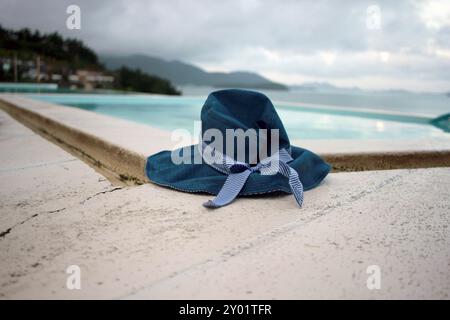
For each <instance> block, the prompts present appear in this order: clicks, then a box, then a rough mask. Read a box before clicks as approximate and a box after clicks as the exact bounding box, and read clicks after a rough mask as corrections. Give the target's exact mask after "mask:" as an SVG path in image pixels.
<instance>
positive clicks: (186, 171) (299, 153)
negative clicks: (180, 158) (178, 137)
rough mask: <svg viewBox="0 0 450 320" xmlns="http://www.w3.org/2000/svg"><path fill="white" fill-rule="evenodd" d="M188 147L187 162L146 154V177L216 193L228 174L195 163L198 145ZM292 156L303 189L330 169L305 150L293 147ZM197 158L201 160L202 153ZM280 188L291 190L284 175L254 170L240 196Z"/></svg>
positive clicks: (165, 153)
mask: <svg viewBox="0 0 450 320" xmlns="http://www.w3.org/2000/svg"><path fill="white" fill-rule="evenodd" d="M190 149H191V153H190V155H191V161H190V163H182V164H175V163H173V161H172V157H171V154H172V152H171V151H161V152H159V153H157V154H154V155H152V156H150V157H148V159H147V165H146V168H145V171H146V174H147V177H148V178H149V180H150V181H152V182H154V183H156V184H158V185H162V186H165V187H169V188H173V189H176V190H179V191H184V192H201V193H209V194H213V195H217V194H218V193H219V191H220V189H221V188H222V186H223V184H224V183H225V180H226V178H227V175H226V174H223V173H221V172H219V171H217V170H215V169H213V168H212V167H210V166H209V165H208V164H206V163H204V162H203V163H201V164H195V163H194V159H195V157H198V156H199V148H198V146H197V145H192V146H190ZM291 155H292V158H293V159H294V160H293V161H291V162H289V166H290V167H292V168H294V169H295V170H296V171H297V172H298V175H299V178H300V181H301V182H302V184H303V189H304V190H305V191H306V190H309V189H312V188H314V187H316V186H317V185H319V184H320V182H321V181H322V180H323V179H324V178H325V177H326V176H327V174H328V173H329V172H330V169H331V167H330V165H329V164H328V163H326V162H325V161H324V160H322V158H320V157H319V156H318V155H316V154H315V153H313V152H311V151H309V150H307V149H303V148H299V147H294V146H292V147H291ZM198 159H201V156H200V158H198ZM280 191H281V192H285V193H291V189H290V187H289V183H288V180H287V179H286V178H285V177H284V176H282V175H281V174H279V173H278V174H276V175H261V174H260V173H259V172H255V173H253V174H251V175H250V176H249V178H248V180H247V182H246V183H245V185H244V187H243V188H242V190H241V192H240V193H239V195H240V196H247V195H256V194H264V193H271V192H280Z"/></svg>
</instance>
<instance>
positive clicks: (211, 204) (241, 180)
mask: <svg viewBox="0 0 450 320" xmlns="http://www.w3.org/2000/svg"><path fill="white" fill-rule="evenodd" d="M250 174H251V171H250V170H245V171H243V172H239V173H232V174H230V175H228V177H227V179H226V180H225V183H224V184H223V186H222V189H220V191H219V193H218V194H217V196H216V197H215V198H214V199H213V200H209V201H207V202H205V203H204V204H203V206H205V207H207V208H219V207H223V206H226V205H227V204H229V203H231V202H232V201H233V200H234V199H235V198H236V197H237V195H238V194H239V192H241V190H242V188H243V187H244V185H245V183H246V182H247V179H248V177H249V175H250Z"/></svg>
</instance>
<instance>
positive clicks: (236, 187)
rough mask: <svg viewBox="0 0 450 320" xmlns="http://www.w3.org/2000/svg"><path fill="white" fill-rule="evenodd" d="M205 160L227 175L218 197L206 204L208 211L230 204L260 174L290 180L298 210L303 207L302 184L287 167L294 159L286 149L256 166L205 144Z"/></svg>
mask: <svg viewBox="0 0 450 320" xmlns="http://www.w3.org/2000/svg"><path fill="white" fill-rule="evenodd" d="M202 157H203V160H205V162H206V163H207V164H208V165H210V166H211V167H213V168H214V169H216V170H217V171H219V172H222V173H224V174H227V175H228V177H227V179H226V180H225V183H224V184H223V186H222V189H221V190H220V191H219V193H218V194H217V196H216V197H215V198H214V199H213V200H209V201H207V202H205V203H204V204H203V205H204V206H205V207H207V208H219V207H222V206H226V205H227V204H229V203H231V202H232V201H233V200H234V199H235V198H236V197H237V195H238V194H239V192H240V191H241V190H242V188H243V187H244V185H245V183H246V182H247V179H248V177H249V176H250V175H251V174H252V173H253V172H257V171H259V172H260V173H261V174H262V175H275V174H277V173H280V174H282V175H283V176H285V177H286V178H288V179H289V186H290V188H291V191H292V193H293V194H294V197H295V200H296V201H297V204H298V205H299V207H301V206H302V204H303V185H302V183H301V181H300V179H299V177H298V173H297V171H295V170H294V169H293V168H291V167H290V166H289V165H288V162H290V161H292V160H293V159H292V157H291V155H290V154H289V152H288V151H287V150H286V149H281V150H280V151H278V152H277V153H275V154H273V155H272V156H270V157H267V158H265V159H264V160H262V161H261V162H259V163H258V164H257V165H256V166H253V167H252V166H250V165H249V164H247V163H243V162H239V161H235V160H234V159H232V158H231V157H229V156H227V155H226V154H221V153H219V152H218V151H217V150H215V149H213V148H211V147H210V146H208V145H206V144H205V143H203V145H202Z"/></svg>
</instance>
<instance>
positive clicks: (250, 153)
mask: <svg viewBox="0 0 450 320" xmlns="http://www.w3.org/2000/svg"><path fill="white" fill-rule="evenodd" d="M201 121H202V136H201V137H202V140H201V142H200V143H198V144H196V145H192V146H188V147H184V148H180V149H177V150H174V151H161V152H159V153H157V154H154V155H152V156H150V157H149V158H148V159H147V165H146V174H147V176H148V178H149V179H150V181H152V182H154V183H156V184H158V185H161V186H165V187H169V188H173V189H176V190H179V191H184V192H192V193H208V194H212V195H215V196H216V197H215V198H214V199H212V200H210V201H208V202H206V203H204V206H205V207H208V208H218V207H222V206H224V205H227V204H229V203H231V202H232V201H233V200H234V199H235V198H236V197H238V196H251V195H261V194H269V193H274V192H283V193H288V194H293V195H294V197H295V200H296V201H297V204H298V205H299V206H300V207H301V205H302V203H303V191H306V190H309V189H312V188H314V187H316V186H318V185H319V184H320V182H321V181H322V180H323V179H324V178H325V177H326V175H327V174H328V173H329V172H330V165H329V164H328V163H326V162H325V161H324V160H322V159H321V158H320V157H319V156H318V155H316V154H314V153H313V152H311V151H309V150H306V149H303V148H299V147H295V146H292V145H291V144H290V142H289V138H288V135H287V133H286V130H285V128H284V126H283V123H282V122H281V119H280V118H279V116H278V114H277V112H276V111H275V108H274V106H273V104H272V102H271V101H270V100H269V98H267V97H266V96H265V95H264V94H262V93H259V92H255V91H249V90H240V89H229V90H220V91H215V92H212V93H211V94H210V95H209V96H208V98H207V99H206V102H205V103H204V105H203V108H202V111H201ZM211 132H213V133H216V135H215V136H213V135H207V133H211ZM230 132H231V133H233V132H239V133H244V134H246V136H245V137H247V138H248V137H252V134H253V135H254V138H255V139H256V147H255V144H253V147H252V145H251V142H250V140H251V139H250V138H249V139H243V140H241V142H242V141H243V144H241V146H242V147H243V148H241V149H239V150H238V147H237V144H236V143H231V144H230V137H231V136H230ZM249 132H250V134H249ZM268 132H270V133H271V134H270V135H269V134H268ZM272 132H275V133H277V134H276V138H277V139H276V142H277V143H273V142H274V140H275V139H274V138H273V135H272ZM227 134H228V135H227ZM207 136H208V137H209V139H208V137H207ZM245 137H244V138H245ZM213 138H214V139H213ZM235 138H236V139H239V135H234V136H232V139H231V140H232V141H233V142H236V139H235ZM233 139H234V140H233ZM217 146H222V147H221V148H217ZM263 149H265V152H261V151H262V150H263ZM240 150H244V151H243V152H240V153H239V151H240ZM174 155H175V156H176V157H177V159H183V162H181V163H179V162H176V163H175V162H174ZM199 160H200V161H199Z"/></svg>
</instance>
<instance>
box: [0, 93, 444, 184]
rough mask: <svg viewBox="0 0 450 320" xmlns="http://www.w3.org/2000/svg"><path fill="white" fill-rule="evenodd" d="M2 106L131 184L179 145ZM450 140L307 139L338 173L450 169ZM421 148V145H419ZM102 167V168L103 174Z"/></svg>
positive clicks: (123, 125) (164, 136)
mask: <svg viewBox="0 0 450 320" xmlns="http://www.w3.org/2000/svg"><path fill="white" fill-rule="evenodd" d="M0 108H1V109H3V110H4V111H6V112H7V113H8V114H10V115H11V116H12V117H13V118H14V119H16V120H18V121H19V122H21V123H23V124H24V125H26V126H28V127H30V128H31V129H33V130H34V131H36V132H38V133H40V134H41V135H42V136H44V137H46V138H47V139H49V140H51V141H52V142H55V143H57V144H59V145H60V146H63V147H64V148H68V149H70V150H72V151H73V152H74V153H75V154H77V155H78V156H79V157H80V158H82V160H85V161H87V162H88V163H90V164H91V165H94V166H95V167H97V168H98V169H101V170H104V171H106V172H107V173H108V174H111V175H115V176H116V177H118V178H119V179H120V180H121V181H123V182H125V183H128V184H134V183H137V184H140V183H144V182H148V178H147V176H146V174H145V164H146V161H147V157H148V156H149V155H151V154H154V153H156V152H159V151H161V150H168V149H169V150H170V149H172V148H173V146H174V144H175V143H174V142H173V141H172V140H171V134H170V132H167V131H163V130H160V129H157V128H153V127H150V126H147V125H142V124H139V123H134V122H131V121H127V120H122V119H117V118H114V117H110V116H106V115H102V114H98V113H95V112H92V111H86V110H81V109H77V108H73V107H67V106H62V105H57V104H52V103H48V102H43V101H37V100H32V99H29V98H26V97H24V96H21V95H20V94H14V95H12V94H0ZM449 141H450V140H447V141H445V140H442V141H441V140H436V141H435V140H433V139H421V140H405V141H403V140H394V141H392V140H387V141H383V140H374V141H366V140H362V141H358V140H336V141H332V142H330V140H304V141H292V143H293V144H294V145H300V146H302V147H305V148H308V149H310V150H312V151H314V152H316V153H318V154H320V155H321V156H322V157H324V159H325V160H326V161H327V162H329V163H330V164H332V166H333V170H334V171H363V170H387V169H401V168H403V169H404V168H430V167H450V143H449ZM417 146H420V147H419V148H418V147H417ZM101 170H100V172H102V171H101Z"/></svg>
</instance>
